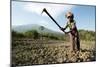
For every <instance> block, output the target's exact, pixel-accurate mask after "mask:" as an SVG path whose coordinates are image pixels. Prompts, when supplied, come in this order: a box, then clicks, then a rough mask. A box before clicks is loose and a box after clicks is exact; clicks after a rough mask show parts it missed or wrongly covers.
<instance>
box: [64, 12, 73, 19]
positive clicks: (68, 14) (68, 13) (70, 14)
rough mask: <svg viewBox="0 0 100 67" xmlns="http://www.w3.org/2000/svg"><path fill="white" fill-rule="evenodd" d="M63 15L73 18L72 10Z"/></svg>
mask: <svg viewBox="0 0 100 67" xmlns="http://www.w3.org/2000/svg"><path fill="white" fill-rule="evenodd" d="M65 16H66V17H67V18H68V17H72V18H74V15H73V13H72V12H67V13H66V15H65Z"/></svg>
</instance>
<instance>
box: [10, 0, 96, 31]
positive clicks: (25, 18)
mask: <svg viewBox="0 0 100 67" xmlns="http://www.w3.org/2000/svg"><path fill="white" fill-rule="evenodd" d="M43 8H46V9H47V11H48V12H49V13H50V14H51V15H52V16H53V17H54V19H55V20H56V21H57V22H58V23H59V24H60V25H61V27H64V26H65V24H66V22H67V19H66V18H65V14H66V12H68V11H71V12H73V13H74V15H75V18H74V19H75V20H76V25H77V27H78V29H86V30H93V31H95V7H94V6H83V5H68V4H66V5H65V4H47V3H45V4H44V3H33V2H15V1H14V2H12V25H27V24H38V25H42V26H45V27H47V28H49V29H52V30H55V31H60V30H59V28H58V27H57V26H56V24H55V23H54V22H53V21H52V20H51V19H50V18H49V17H48V16H47V15H46V14H45V13H43V14H41V12H42V10H43Z"/></svg>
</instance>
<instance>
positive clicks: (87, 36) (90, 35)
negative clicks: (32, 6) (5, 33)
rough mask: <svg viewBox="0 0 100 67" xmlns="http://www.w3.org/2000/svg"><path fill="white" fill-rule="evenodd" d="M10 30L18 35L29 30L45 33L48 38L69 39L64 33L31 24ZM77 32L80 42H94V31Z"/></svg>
mask: <svg viewBox="0 0 100 67" xmlns="http://www.w3.org/2000/svg"><path fill="white" fill-rule="evenodd" d="M12 30H13V31H16V32H18V33H25V32H27V31H31V30H36V31H37V32H38V33H40V34H41V33H42V34H44V33H46V34H49V35H50V36H56V37H58V38H63V39H65V38H67V39H69V37H68V36H67V37H65V35H64V33H60V32H57V31H53V30H50V29H48V28H46V27H44V26H40V25H36V24H34V25H33V24H32V25H20V26H13V27H12ZM78 31H79V36H80V39H81V40H87V41H88V40H90V41H93V40H95V38H96V37H95V36H96V33H95V31H89V30H82V29H81V30H78Z"/></svg>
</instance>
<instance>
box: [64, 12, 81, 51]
mask: <svg viewBox="0 0 100 67" xmlns="http://www.w3.org/2000/svg"><path fill="white" fill-rule="evenodd" d="M65 16H66V18H67V19H68V21H67V25H66V26H65V28H62V30H65V29H66V28H69V29H70V31H69V36H70V42H71V50H72V51H76V50H78V51H79V50H80V40H79V34H78V30H77V27H76V22H75V20H74V15H73V13H71V12H68V13H67V14H66V15H65Z"/></svg>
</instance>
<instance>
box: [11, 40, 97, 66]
mask: <svg viewBox="0 0 100 67" xmlns="http://www.w3.org/2000/svg"><path fill="white" fill-rule="evenodd" d="M95 60H96V51H95V41H81V50H80V51H76V52H71V51H70V43H69V42H65V41H61V40H53V41H52V40H49V41H46V42H45V43H44V41H39V40H36V41H34V40H33V41H32V42H27V41H25V42H23V41H18V42H14V41H13V42H12V64H13V65H17V66H20V65H21V66H22V65H38V64H56V63H72V62H87V61H95Z"/></svg>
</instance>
